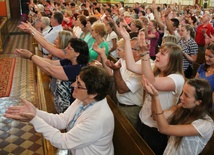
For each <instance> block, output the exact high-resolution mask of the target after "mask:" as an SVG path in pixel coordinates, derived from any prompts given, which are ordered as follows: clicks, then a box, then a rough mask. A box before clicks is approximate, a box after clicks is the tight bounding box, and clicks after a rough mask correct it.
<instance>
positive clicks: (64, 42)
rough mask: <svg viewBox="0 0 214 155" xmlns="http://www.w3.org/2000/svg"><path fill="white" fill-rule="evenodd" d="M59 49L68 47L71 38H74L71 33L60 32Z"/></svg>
mask: <svg viewBox="0 0 214 155" xmlns="http://www.w3.org/2000/svg"><path fill="white" fill-rule="evenodd" d="M58 35H59V48H60V49H65V48H66V47H67V46H68V42H69V40H70V39H71V38H73V35H72V33H71V32H70V31H66V30H63V31H59V33H58Z"/></svg>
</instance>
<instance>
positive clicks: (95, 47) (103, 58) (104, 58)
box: [93, 43, 113, 76]
mask: <svg viewBox="0 0 214 155" xmlns="http://www.w3.org/2000/svg"><path fill="white" fill-rule="evenodd" d="M93 50H94V51H95V52H97V53H98V54H99V56H100V58H101V62H102V65H103V67H104V68H105V69H106V70H107V72H108V74H109V75H110V76H113V71H112V69H111V68H109V67H108V66H107V65H106V61H108V58H107V56H106V53H105V48H100V47H99V46H98V45H97V44H96V43H94V44H93Z"/></svg>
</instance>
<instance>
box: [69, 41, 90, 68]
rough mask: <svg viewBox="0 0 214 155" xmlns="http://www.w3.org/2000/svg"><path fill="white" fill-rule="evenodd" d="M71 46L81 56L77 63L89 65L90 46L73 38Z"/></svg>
mask: <svg viewBox="0 0 214 155" xmlns="http://www.w3.org/2000/svg"><path fill="white" fill-rule="evenodd" d="M69 44H70V46H71V47H72V48H73V49H74V51H75V52H78V53H79V56H78V57H77V63H78V64H88V61H89V49H88V44H87V43H86V42H85V41H83V40H81V39H79V38H71V39H70V40H69Z"/></svg>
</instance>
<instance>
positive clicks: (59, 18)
mask: <svg viewBox="0 0 214 155" xmlns="http://www.w3.org/2000/svg"><path fill="white" fill-rule="evenodd" d="M53 17H54V19H56V20H57V22H58V23H59V24H62V21H63V14H62V13H61V12H59V11H56V12H54V15H53Z"/></svg>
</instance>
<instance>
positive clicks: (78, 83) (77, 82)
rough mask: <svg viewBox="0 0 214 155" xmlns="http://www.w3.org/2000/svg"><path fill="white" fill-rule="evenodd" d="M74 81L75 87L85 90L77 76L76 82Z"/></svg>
mask: <svg viewBox="0 0 214 155" xmlns="http://www.w3.org/2000/svg"><path fill="white" fill-rule="evenodd" d="M75 83H76V88H77V89H82V90H87V88H86V87H83V86H81V85H80V82H79V81H78V78H77V77H76V82H75ZM73 87H74V85H73Z"/></svg>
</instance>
